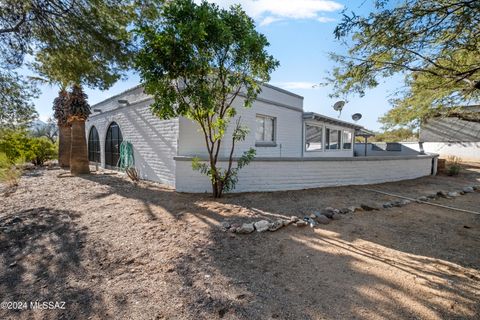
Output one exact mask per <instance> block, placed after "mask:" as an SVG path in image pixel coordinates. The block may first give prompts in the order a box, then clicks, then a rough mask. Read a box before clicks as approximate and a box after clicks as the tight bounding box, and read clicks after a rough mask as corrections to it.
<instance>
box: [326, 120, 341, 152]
mask: <svg viewBox="0 0 480 320" xmlns="http://www.w3.org/2000/svg"><path fill="white" fill-rule="evenodd" d="M327 130H335V131H338V132H339V140H338V145H339V148H337V149H330V148H327V146H329V145H330V141H327ZM342 132H343V129H338V128H335V127H329V126H325V139H324V141H325V151H326V152H338V151H342V150H343V149H342V147H343V143H342V140H343V139H342V138H343V137H342ZM328 137H330V134H329V135H328Z"/></svg>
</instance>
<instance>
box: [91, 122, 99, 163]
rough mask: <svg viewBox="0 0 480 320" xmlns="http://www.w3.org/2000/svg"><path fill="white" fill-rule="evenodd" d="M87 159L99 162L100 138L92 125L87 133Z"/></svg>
mask: <svg viewBox="0 0 480 320" xmlns="http://www.w3.org/2000/svg"><path fill="white" fill-rule="evenodd" d="M88 160H89V161H92V162H100V139H99V137H98V131H97V128H95V127H92V128H91V129H90V133H89V134H88Z"/></svg>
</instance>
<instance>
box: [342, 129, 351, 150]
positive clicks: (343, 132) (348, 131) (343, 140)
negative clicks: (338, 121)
mask: <svg viewBox="0 0 480 320" xmlns="http://www.w3.org/2000/svg"><path fill="white" fill-rule="evenodd" d="M345 133H349V134H350V148H347V149H346V148H344V147H343V146H344V144H345V136H344V134H345ZM353 140H354V133H353V132H352V131H350V130H345V129H342V143H341V144H342V150H347V151H350V150H353Z"/></svg>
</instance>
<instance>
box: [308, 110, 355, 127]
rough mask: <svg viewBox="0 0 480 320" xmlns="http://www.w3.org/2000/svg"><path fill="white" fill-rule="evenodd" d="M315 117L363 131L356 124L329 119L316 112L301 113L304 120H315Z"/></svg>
mask: <svg viewBox="0 0 480 320" xmlns="http://www.w3.org/2000/svg"><path fill="white" fill-rule="evenodd" d="M315 117H318V118H320V119H324V120H327V121H331V122H333V123H340V124H344V125H348V126H351V127H354V128H355V129H363V127H362V126H360V125H358V124H355V123H351V122H347V121H343V120H338V119H335V118H331V117H328V116H325V115H323V114H319V113H316V112H304V113H303V118H304V119H307V118H315Z"/></svg>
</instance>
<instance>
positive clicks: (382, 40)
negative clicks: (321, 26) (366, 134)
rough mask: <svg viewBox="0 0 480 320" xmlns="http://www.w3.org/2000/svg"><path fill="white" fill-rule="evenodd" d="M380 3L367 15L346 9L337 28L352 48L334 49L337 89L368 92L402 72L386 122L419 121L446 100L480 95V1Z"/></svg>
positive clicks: (458, 100)
mask: <svg viewBox="0 0 480 320" xmlns="http://www.w3.org/2000/svg"><path fill="white" fill-rule="evenodd" d="M375 4H376V11H375V12H372V13H370V14H369V15H368V16H366V17H362V16H358V15H356V14H355V13H352V14H351V15H347V14H345V15H344V18H343V20H342V22H341V23H340V24H339V25H338V26H337V28H336V29H335V36H336V37H337V38H338V39H340V40H342V41H345V43H349V51H348V55H347V56H344V55H340V54H338V53H332V54H331V57H332V59H333V60H334V61H336V62H337V67H336V68H334V70H333V71H332V73H331V76H330V78H329V79H328V81H329V82H330V83H332V84H333V85H334V93H333V94H332V95H333V96H336V97H338V96H348V95H350V94H359V95H360V96H363V95H364V93H365V90H367V89H370V88H374V87H376V86H377V85H378V84H379V83H380V79H382V78H385V77H390V76H393V75H396V74H399V75H403V76H404V77H405V86H404V87H403V88H399V89H398V91H397V95H396V98H394V99H393V100H392V103H393V109H391V110H390V111H389V112H388V113H387V114H386V115H384V116H383V117H382V118H381V119H380V121H381V122H382V123H383V124H384V126H385V127H386V128H392V127H396V126H412V125H413V126H418V125H419V124H421V122H422V121H424V120H425V119H427V118H429V117H431V116H432V115H433V114H436V113H438V112H439V111H441V110H443V109H445V108H449V107H452V106H458V105H462V104H466V103H475V102H478V101H479V100H480V32H479V28H478V26H479V25H480V2H479V1H474V0H470V1H455V0H442V1H428V0H406V1H402V2H399V3H393V1H380V0H378V1H376V2H375ZM348 40H350V41H348Z"/></svg>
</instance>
